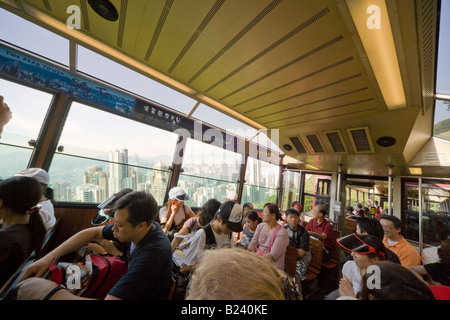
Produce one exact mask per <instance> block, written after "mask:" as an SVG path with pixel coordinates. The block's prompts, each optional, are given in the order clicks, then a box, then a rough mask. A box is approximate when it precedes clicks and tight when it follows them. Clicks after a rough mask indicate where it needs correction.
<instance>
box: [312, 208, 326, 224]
mask: <svg viewBox="0 0 450 320" xmlns="http://www.w3.org/2000/svg"><path fill="white" fill-rule="evenodd" d="M312 213H313V218H314V219H316V220H317V219H320V220H324V219H325V218H326V216H327V209H326V208H325V206H323V205H321V204H319V205H317V206H315V207H314V209H313V212H312Z"/></svg>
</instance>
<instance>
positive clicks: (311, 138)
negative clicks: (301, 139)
mask: <svg viewBox="0 0 450 320" xmlns="http://www.w3.org/2000/svg"><path fill="white" fill-rule="evenodd" d="M305 137H306V139H307V140H308V142H309V144H310V145H311V148H312V149H313V150H314V153H325V149H324V148H323V146H322V143H321V142H320V139H319V136H318V135H317V134H316V133H311V134H307V135H305Z"/></svg>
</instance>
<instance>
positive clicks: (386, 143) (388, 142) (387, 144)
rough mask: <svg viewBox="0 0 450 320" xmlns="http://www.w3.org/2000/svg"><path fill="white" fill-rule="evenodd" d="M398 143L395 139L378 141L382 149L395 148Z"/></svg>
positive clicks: (380, 138)
mask: <svg viewBox="0 0 450 320" xmlns="http://www.w3.org/2000/svg"><path fill="white" fill-rule="evenodd" d="M396 142H397V141H396V140H395V138H394V137H387V136H386V137H379V138H378V139H377V144H378V145H379V146H381V147H391V146H393V145H394V144H395V143H396Z"/></svg>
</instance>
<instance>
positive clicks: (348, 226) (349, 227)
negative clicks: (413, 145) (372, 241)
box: [345, 217, 356, 235]
mask: <svg viewBox="0 0 450 320" xmlns="http://www.w3.org/2000/svg"><path fill="white" fill-rule="evenodd" d="M355 231H356V220H355V219H351V218H350V217H346V218H345V235H348V234H351V233H354V232H355Z"/></svg>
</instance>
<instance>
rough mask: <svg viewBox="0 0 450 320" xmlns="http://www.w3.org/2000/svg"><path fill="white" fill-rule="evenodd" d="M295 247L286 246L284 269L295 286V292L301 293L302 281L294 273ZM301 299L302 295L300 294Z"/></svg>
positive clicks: (295, 266)
mask: <svg viewBox="0 0 450 320" xmlns="http://www.w3.org/2000/svg"><path fill="white" fill-rule="evenodd" d="M297 256H298V253H297V249H296V248H294V247H293V246H288V247H287V248H286V255H285V260H284V271H285V272H286V274H287V276H288V277H289V278H290V279H291V280H292V281H293V283H294V284H295V286H296V288H297V292H299V293H300V294H302V295H303V293H302V282H301V281H300V277H299V276H298V275H297V274H296V272H295V270H296V268H297ZM301 299H303V296H301Z"/></svg>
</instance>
